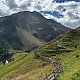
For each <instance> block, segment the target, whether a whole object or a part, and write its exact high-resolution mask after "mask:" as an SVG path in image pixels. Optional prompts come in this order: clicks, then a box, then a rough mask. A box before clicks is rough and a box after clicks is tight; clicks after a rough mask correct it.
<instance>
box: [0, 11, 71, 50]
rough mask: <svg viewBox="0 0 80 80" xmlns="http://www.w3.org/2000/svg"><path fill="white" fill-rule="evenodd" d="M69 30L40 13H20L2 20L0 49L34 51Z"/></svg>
mask: <svg viewBox="0 0 80 80" xmlns="http://www.w3.org/2000/svg"><path fill="white" fill-rule="evenodd" d="M69 30H70V29H69V28H66V27H64V26H63V25H61V24H59V23H57V22H56V21H53V20H48V19H46V18H44V17H43V16H42V15H41V14H39V13H38V12H35V11H34V12H28V11H25V12H19V13H16V14H13V15H10V16H6V17H1V18H0V47H2V48H3V47H5V48H9V49H34V48H36V47H38V46H41V45H43V44H44V42H48V41H50V40H52V39H53V38H55V37H57V36H58V35H60V34H63V33H65V32H67V31H69Z"/></svg>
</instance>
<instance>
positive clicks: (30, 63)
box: [0, 52, 55, 80]
mask: <svg viewBox="0 0 80 80" xmlns="http://www.w3.org/2000/svg"><path fill="white" fill-rule="evenodd" d="M13 58H14V61H13V62H10V63H8V64H4V65H0V79H1V80H25V79H26V80H43V79H44V78H45V75H46V73H50V72H51V71H52V70H53V69H55V67H54V66H53V65H50V64H48V63H47V62H46V61H43V60H39V59H36V57H35V55H34V53H33V52H32V53H31V54H27V55H25V54H24V53H14V55H13Z"/></svg>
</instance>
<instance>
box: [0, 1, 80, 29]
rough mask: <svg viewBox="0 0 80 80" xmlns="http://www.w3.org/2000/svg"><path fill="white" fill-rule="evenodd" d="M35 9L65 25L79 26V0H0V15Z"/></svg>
mask: <svg viewBox="0 0 80 80" xmlns="http://www.w3.org/2000/svg"><path fill="white" fill-rule="evenodd" d="M20 11H37V12H40V13H41V14H42V15H43V16H44V17H45V18H47V19H53V20H55V21H57V22H59V23H61V24H63V25H64V26H66V27H70V28H77V27H79V26H80V0H0V16H1V17H2V16H7V15H11V14H13V13H17V12H20Z"/></svg>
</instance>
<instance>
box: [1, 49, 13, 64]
mask: <svg viewBox="0 0 80 80" xmlns="http://www.w3.org/2000/svg"><path fill="white" fill-rule="evenodd" d="M12 55H13V54H10V53H9V52H8V50H6V49H4V50H2V49H0V64H5V63H6V61H8V62H11V61H12Z"/></svg>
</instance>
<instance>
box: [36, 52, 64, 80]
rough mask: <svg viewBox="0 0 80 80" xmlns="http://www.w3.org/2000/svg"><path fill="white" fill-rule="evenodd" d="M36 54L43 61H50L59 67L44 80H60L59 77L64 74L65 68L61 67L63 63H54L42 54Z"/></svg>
mask: <svg viewBox="0 0 80 80" xmlns="http://www.w3.org/2000/svg"><path fill="white" fill-rule="evenodd" d="M35 54H36V55H37V56H39V58H40V59H43V60H46V61H48V62H49V63H52V64H54V65H55V64H57V65H58V67H57V68H56V69H55V70H53V71H52V72H51V73H49V74H48V75H47V74H46V77H45V78H44V80H51V79H52V80H58V79H59V76H60V73H61V72H62V70H63V68H62V66H61V63H60V62H52V61H51V59H50V58H48V57H45V56H42V55H41V53H39V52H38V51H36V52H35Z"/></svg>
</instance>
